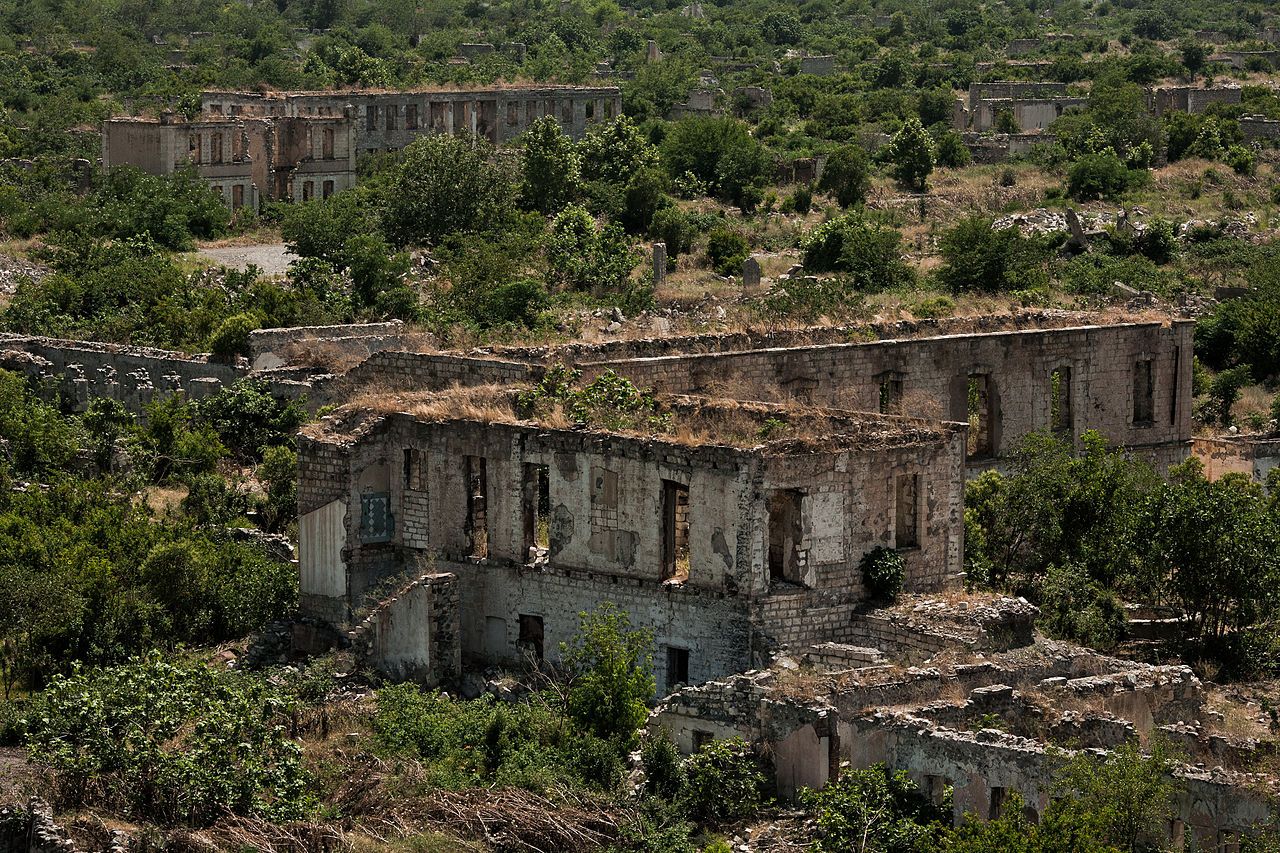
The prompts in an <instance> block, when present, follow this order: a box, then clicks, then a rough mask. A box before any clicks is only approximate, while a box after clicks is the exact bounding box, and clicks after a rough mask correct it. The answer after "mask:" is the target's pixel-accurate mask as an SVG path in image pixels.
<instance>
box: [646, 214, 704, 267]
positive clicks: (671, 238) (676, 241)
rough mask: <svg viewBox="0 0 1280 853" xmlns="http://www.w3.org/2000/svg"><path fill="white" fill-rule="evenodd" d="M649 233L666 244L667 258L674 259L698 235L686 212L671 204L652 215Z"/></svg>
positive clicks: (689, 246) (690, 244) (691, 244)
mask: <svg viewBox="0 0 1280 853" xmlns="http://www.w3.org/2000/svg"><path fill="white" fill-rule="evenodd" d="M649 233H650V235H651V236H653V237H654V238H656V239H658V240H661V241H662V242H663V243H665V244H666V246H667V259H668V260H675V259H676V258H677V257H679V256H680V255H682V254H684V253H685V252H687V251H689V249H690V248H691V247H692V246H693V241H694V239H695V238H696V237H697V236H698V228H697V225H696V224H695V223H694V221H693V219H692V218H690V217H689V215H688V214H686V213H685V212H684V211H683V210H681V209H680V208H678V207H676V206H675V205H671V206H670V207H664V208H662V209H661V210H659V211H658V212H657V213H655V214H654V215H653V221H652V222H651V223H650V224H649Z"/></svg>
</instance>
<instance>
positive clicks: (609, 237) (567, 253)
mask: <svg viewBox="0 0 1280 853" xmlns="http://www.w3.org/2000/svg"><path fill="white" fill-rule="evenodd" d="M638 262H639V258H638V256H637V255H636V254H635V253H634V252H633V251H632V250H631V246H630V243H629V241H628V240H627V238H626V235H625V234H623V232H622V228H621V227H620V226H618V225H616V224H609V225H604V226H597V225H596V222H595V219H593V218H592V216H591V214H590V213H588V212H587V209H586V208H585V207H582V206H581V205H577V204H571V205H569V206H567V207H565V208H564V210H562V211H560V213H559V214H557V215H556V217H555V218H554V219H553V220H552V221H551V236H550V241H549V242H548V244H547V265H548V268H549V269H548V272H549V275H550V278H551V280H552V281H553V282H555V283H556V284H557V285H560V286H562V287H566V288H568V289H570V290H579V291H585V292H588V293H596V294H605V293H609V292H613V291H617V290H619V289H620V288H622V286H623V284H624V282H625V281H626V279H627V277H628V276H630V275H631V271H632V270H633V269H635V267H636V264H637V263H638Z"/></svg>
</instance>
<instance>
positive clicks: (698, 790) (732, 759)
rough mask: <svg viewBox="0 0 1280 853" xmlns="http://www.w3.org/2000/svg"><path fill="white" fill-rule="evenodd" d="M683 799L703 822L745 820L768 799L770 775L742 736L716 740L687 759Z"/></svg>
mask: <svg viewBox="0 0 1280 853" xmlns="http://www.w3.org/2000/svg"><path fill="white" fill-rule="evenodd" d="M684 771H685V783H684V788H683V790H682V791H681V796H680V801H681V803H682V804H683V805H684V807H685V808H686V809H687V810H688V813H689V816H690V817H691V818H693V819H694V820H696V821H698V822H700V823H711V824H721V823H728V822H730V821H736V820H745V819H747V818H750V817H753V816H755V815H756V814H757V813H759V811H760V808H761V807H762V806H763V805H764V803H765V801H766V799H767V798H768V793H767V792H768V784H769V778H768V776H766V775H765V772H764V770H763V769H762V768H761V765H760V760H759V759H758V758H757V757H756V755H755V753H753V752H752V751H751V747H750V745H748V744H747V743H746V742H745V741H744V740H742V739H741V738H732V739H730V740H715V741H712V742H711V743H708V744H707V745H705V746H704V747H703V748H702V750H701V751H700V752H698V753H697V754H696V755H691V756H690V757H689V758H688V760H686V761H685V767H684Z"/></svg>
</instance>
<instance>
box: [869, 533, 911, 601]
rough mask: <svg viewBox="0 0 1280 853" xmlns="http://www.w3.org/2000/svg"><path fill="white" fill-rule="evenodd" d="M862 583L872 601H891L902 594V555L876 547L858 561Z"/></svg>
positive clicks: (903, 575) (881, 546)
mask: <svg viewBox="0 0 1280 853" xmlns="http://www.w3.org/2000/svg"><path fill="white" fill-rule="evenodd" d="M858 568H859V569H860V570H861V571H862V583H863V586H864V587H866V590H867V596H868V597H869V598H871V599H872V600H873V601H892V600H894V599H895V598H897V597H898V595H899V594H900V593H901V592H902V583H903V580H904V579H905V570H904V568H903V561H902V555H901V554H900V553H898V552H897V551H895V550H894V549H892V548H886V547H884V546H883V545H877V546H876V547H875V548H872V549H871V550H870V551H868V552H867V553H866V554H863V555H862V559H861V560H859V561H858Z"/></svg>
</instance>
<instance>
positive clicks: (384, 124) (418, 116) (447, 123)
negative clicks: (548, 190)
mask: <svg viewBox="0 0 1280 853" xmlns="http://www.w3.org/2000/svg"><path fill="white" fill-rule="evenodd" d="M621 114H622V101H621V95H620V93H619V90H618V89H617V88H616V87H595V88H589V87H574V86H557V87H514V86H513V87H502V88H495V89H485V90H461V89H457V90H455V89H449V90H431V91H413V92H370V91H359V90H352V91H342V92H268V93H261V92H212V91H211V92H205V93H204V95H203V97H202V114H201V116H200V117H199V118H196V119H192V120H185V119H181V118H178V117H176V116H175V115H174V114H173V113H172V112H165V113H162V114H161V116H160V117H159V118H158V119H153V118H142V117H136V116H135V117H122V118H113V119H109V120H107V121H106V122H104V123H103V127H102V166H103V168H106V169H109V168H112V167H114V166H124V165H129V166H136V167H138V168H139V169H141V170H142V171H144V172H147V173H149V174H153V175H167V174H171V173H173V172H174V171H176V170H177V169H179V168H181V167H182V166H184V165H185V164H188V163H190V164H193V165H194V167H195V169H196V172H197V173H198V174H199V175H200V177H201V178H203V179H204V180H206V181H207V182H208V183H209V185H210V186H211V187H213V188H214V189H215V190H217V191H218V192H219V194H220V195H222V197H223V199H224V200H225V201H226V203H227V204H228V205H229V206H231V207H232V208H233V209H238V208H240V207H246V206H247V207H250V208H251V209H254V210H256V209H258V208H259V206H260V205H261V204H262V203H263V202H266V201H306V200H309V199H312V198H328V197H329V196H331V195H333V194H334V193H337V192H341V191H343V190H345V189H348V188H350V187H352V186H354V185H355V182H356V158H357V157H358V155H361V154H370V153H375V152H379V151H396V150H399V149H400V148H403V147H405V146H406V145H408V144H409V143H410V142H412V141H413V140H414V139H416V138H417V137H419V136H422V135H425V134H431V133H450V134H458V135H462V134H474V135H476V136H479V137H482V138H484V139H488V140H489V141H490V142H492V143H494V144H499V143H503V142H509V141H511V140H512V139H514V138H516V137H517V136H519V135H520V134H521V133H523V132H524V131H525V130H527V129H528V128H529V126H530V125H531V124H532V123H533V122H534V121H536V120H537V119H539V118H541V117H543V116H553V117H555V118H556V119H557V120H558V121H559V122H560V125H561V127H562V128H563V129H564V131H565V132H566V133H568V134H569V135H571V136H573V137H574V138H579V137H581V136H582V135H583V134H584V133H585V132H586V131H587V129H588V128H589V127H590V126H592V125H594V124H598V123H601V122H604V121H610V120H612V119H613V118H615V117H616V116H619V115H621Z"/></svg>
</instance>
